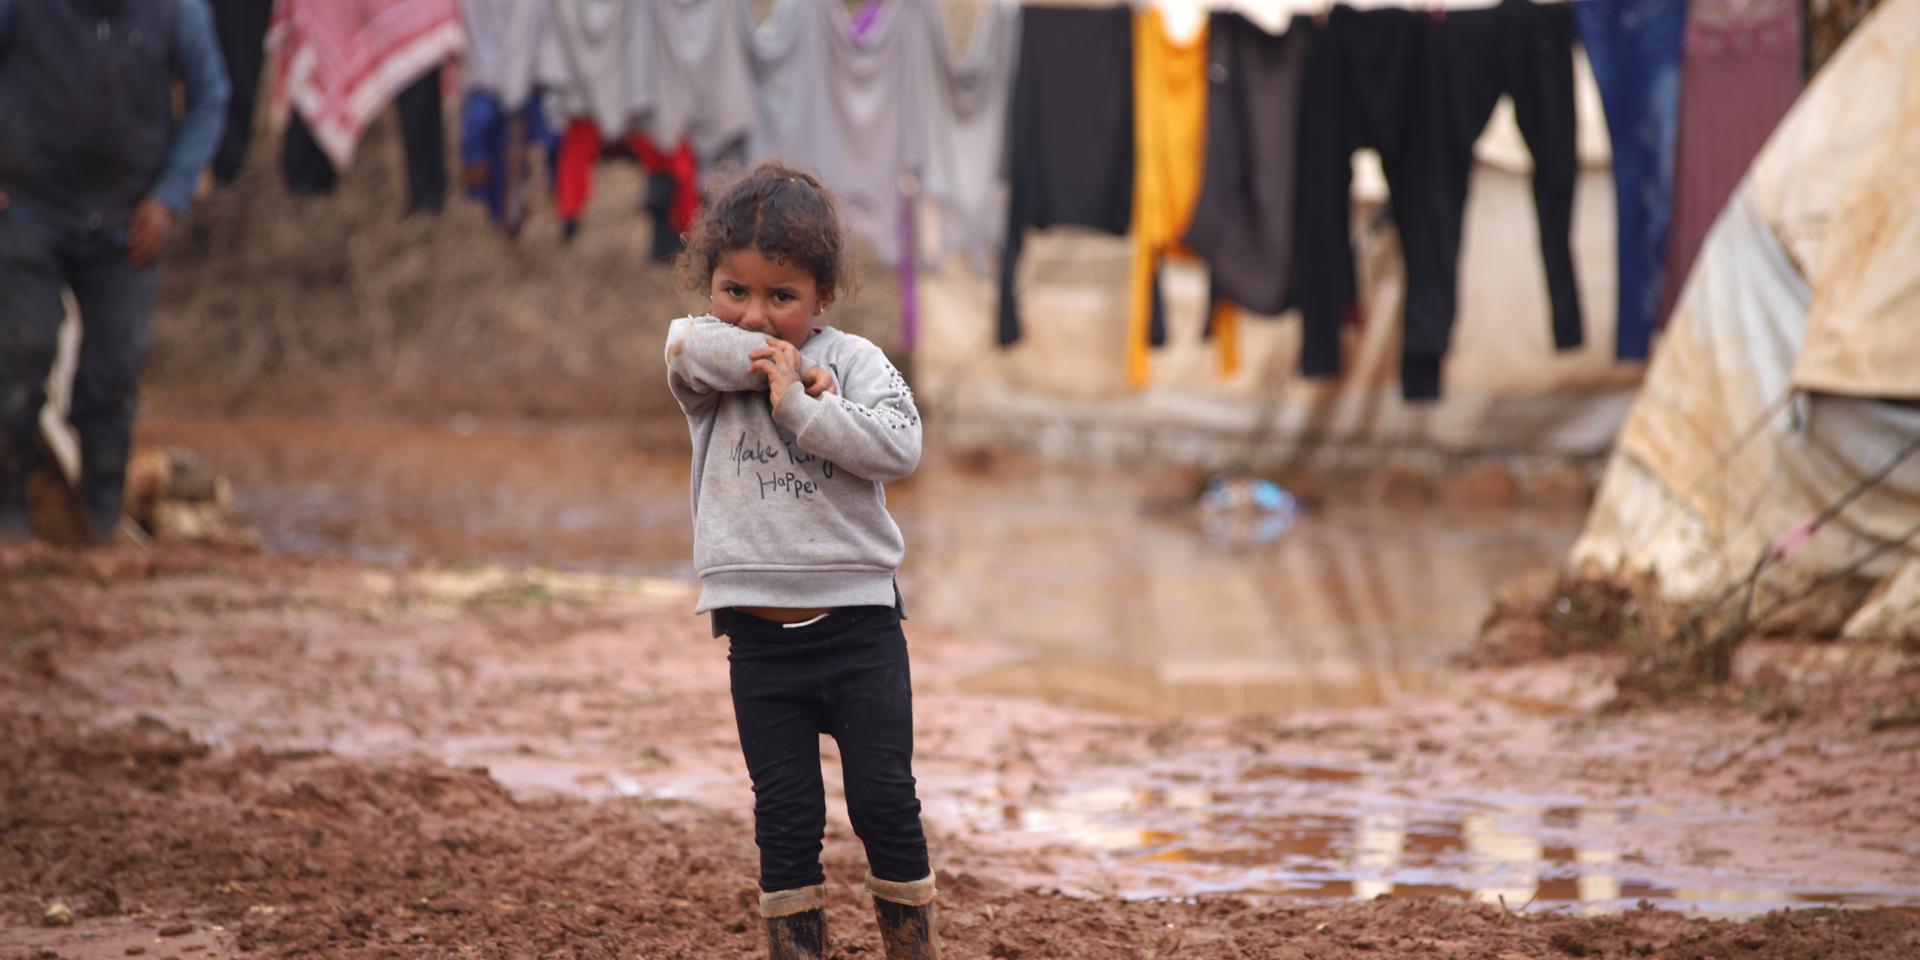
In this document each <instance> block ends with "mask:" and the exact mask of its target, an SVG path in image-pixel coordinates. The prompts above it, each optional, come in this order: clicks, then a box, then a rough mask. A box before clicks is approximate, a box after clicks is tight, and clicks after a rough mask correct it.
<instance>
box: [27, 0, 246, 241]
mask: <svg viewBox="0 0 1920 960" xmlns="http://www.w3.org/2000/svg"><path fill="white" fill-rule="evenodd" d="M6 2H7V0H0V3H6ZM4 12H5V11H4V9H0V15H3V14H4ZM0 31H4V28H0ZM4 40H5V35H4V32H0V43H4ZM173 47H174V58H175V59H174V69H175V70H177V71H179V73H180V80H181V82H182V83H184V84H186V87H187V114H186V116H184V117H182V118H181V119H180V125H179V126H178V127H176V128H175V129H174V131H173V143H172V144H171V145H170V146H169V147H168V148H167V165H166V166H165V167H164V168H162V169H161V171H160V180H159V182H157V183H155V184H154V185H153V196H154V197H155V199H158V200H159V201H160V202H161V203H164V204H166V205H167V207H168V208H169V209H171V210H172V211H173V212H174V215H176V216H178V215H180V214H183V213H186V212H187V207H188V206H189V205H190V204H192V203H193V183H194V181H195V180H197V179H199V177H200V171H201V170H204V169H206V166H207V164H208V163H210V162H212V160H213V152H214V151H215V150H216V149H219V147H220V133H221V131H222V130H223V129H224V128H225V126H226V122H227V98H228V97H229V96H231V95H232V92H233V87H232V85H231V84H230V83H228V81H227V64H226V62H225V61H224V60H222V59H221V56H220V46H219V43H218V41H217V40H216V39H215V38H214V33H213V13H212V12H211V11H210V10H209V9H208V7H207V0H180V13H179V16H178V17H177V18H176V20H175V21H174V32H173Z"/></svg>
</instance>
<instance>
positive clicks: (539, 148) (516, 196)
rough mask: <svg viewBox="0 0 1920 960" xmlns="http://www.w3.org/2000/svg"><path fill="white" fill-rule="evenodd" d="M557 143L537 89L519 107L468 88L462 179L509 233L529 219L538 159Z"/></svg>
mask: <svg viewBox="0 0 1920 960" xmlns="http://www.w3.org/2000/svg"><path fill="white" fill-rule="evenodd" d="M557 143H558V137H557V136H556V135H555V134H554V133H553V131H552V130H551V129H550V128H548V127H547V120H546V112H545V110H544V109H543V108H542V104H541V97H540V95H539V93H538V92H537V91H536V92H535V93H534V94H533V95H532V96H529V97H528V98H527V99H526V100H525V102H523V103H521V105H520V106H519V108H518V109H515V110H508V109H506V108H505V107H503V106H502V105H501V103H500V100H499V99H498V98H496V97H495V96H494V94H492V93H490V92H488V91H486V90H481V89H474V90H472V91H470V92H468V94H467V98H466V101H465V103H464V104H463V105H462V107H461V111H460V169H461V179H462V181H463V182H464V184H465V185H466V191H467V196H468V197H470V198H472V199H473V200H476V201H479V202H480V203H482V204H485V205H486V208H487V215H488V217H489V218H491V219H492V220H493V222H494V223H495V224H496V225H498V226H500V227H501V228H502V229H504V230H505V231H506V232H507V235H508V236H518V235H519V233H520V227H521V225H522V224H524V223H525V222H526V216H527V182H528V178H529V177H531V175H532V173H533V165H534V159H535V158H536V157H537V156H539V155H540V154H541V153H542V152H543V151H546V150H551V149H553V148H554V147H555V146H556V145H557Z"/></svg>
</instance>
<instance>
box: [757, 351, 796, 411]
mask: <svg viewBox="0 0 1920 960" xmlns="http://www.w3.org/2000/svg"><path fill="white" fill-rule="evenodd" d="M748 356H749V357H750V358H752V360H753V366H752V367H750V368H749V369H751V370H752V371H753V372H755V373H758V374H762V375H764V376H765V377H766V378H767V395H768V399H769V400H770V401H771V402H772V403H773V406H774V408H775V409H778V408H779V406H780V395H781V394H783V393H786V392H787V388H788V387H790V386H792V385H793V384H796V383H800V382H801V380H802V377H803V376H804V374H803V372H802V370H801V365H802V364H803V363H805V361H803V360H802V359H801V358H800V351H799V349H797V348H796V347H794V345H793V344H791V343H788V342H786V341H785V340H780V339H776V338H774V337H768V338H767V345H766V346H764V347H762V348H760V349H758V350H755V351H754V352H753V353H751V354H748Z"/></svg>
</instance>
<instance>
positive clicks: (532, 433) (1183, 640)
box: [141, 418, 1582, 715]
mask: <svg viewBox="0 0 1920 960" xmlns="http://www.w3.org/2000/svg"><path fill="white" fill-rule="evenodd" d="M141 431H142V436H141V440H142V442H143V443H150V444H166V443H178V444H182V445H185V446H189V447H192V448H193V449H194V450H196V451H197V452H199V453H200V454H201V455H202V456H204V457H205V458H206V459H207V460H208V462H210V463H212V464H213V465H215V467H216V468H217V469H219V470H220V471H222V472H224V473H226V474H228V475H229V476H230V477H231V478H232V480H233V485H234V491H235V501H236V506H237V510H238V512H239V513H240V515H241V516H240V520H241V521H242V522H243V523H245V524H247V525H248V526H250V527H253V528H254V529H255V530H257V531H258V532H259V533H260V535H261V539H262V541H263V543H264V544H265V545H266V546H267V548H268V549H271V550H301V551H317V552H330V553H345V554H348V555H351V556H355V557H357V558H359V559H362V560H367V561H373V562H389V563H391V562H408V561H433V562H440V563H503V564H508V565H529V564H540V565H548V566H556V567H562V568H571V569H584V570H596V571H606V572H616V573H631V574H645V575H656V576H675V577H689V578H690V577H691V575H692V570H691V566H690V558H691V555H692V531H691V521H690V520H689V516H688V510H687V501H686V496H687V494H686V483H687V481H686V461H685V459H684V455H682V454H679V453H677V452H675V453H672V454H668V453H665V452H656V453H649V452H647V451H644V450H641V449H639V448H638V446H637V445H636V444H635V443H634V442H633V440H632V439H631V437H629V436H628V435H626V434H623V433H622V432H620V431H618V430H615V429H612V428H608V427H604V426H602V427H594V426H562V425H544V424H535V425H509V426H493V425H486V426H473V425H469V426H466V427H463V428H462V429H459V430H455V429H449V428H444V427H433V426H408V425H400V424H378V423H351V424H327V423H308V422H274V421H238V422H232V421H168V420H165V419H161V418H150V419H148V420H144V421H142V425H141ZM1193 493H1194V489H1193V486H1192V484H1191V482H1190V480H1189V479H1188V478H1186V477H1185V476H1183V475H1181V474H1178V473H1176V472H1174V471H1169V470H1165V469H1161V468H1145V467H1137V468H1114V469H1104V470H1103V469H1094V468H1083V467H1069V466H1058V465H1048V466H1046V467H1045V468H1044V469H1041V468H1036V466H1035V465H1034V464H1032V463H1026V462H1010V463H1007V464H1005V465H1003V466H1000V467H996V468H991V469H986V470H979V469H969V468H968V467H966V466H964V465H961V464H956V463H954V462H952V461H950V460H943V459H942V458H941V457H940V456H939V455H938V454H937V453H933V454H929V456H928V458H927V460H926V462H924V463H923V464H922V467H921V469H920V471H919V472H918V473H917V474H916V475H915V476H914V477H913V478H912V479H911V480H910V481H908V482H905V483H901V484H897V485H894V486H893V487H892V488H891V489H890V490H889V491H888V499H889V507H890V509H891V510H892V511H893V513H894V516H895V518H896V519H897V520H898V521H899V523H900V525H901V527H902V528H903V529H904V531H905V533H906V537H907V544H908V556H907V562H906V565H905V567H903V569H902V571H901V586H902V589H903V591H904V594H905V597H906V602H907V607H908V609H909V610H910V611H911V612H912V613H913V615H914V617H915V618H917V619H919V620H920V622H922V623H927V624H929V625H934V626H939V627H943V628H947V629H950V630H954V631H958V632H962V633H965V634H967V635H970V636H976V637H984V638H990V639H997V640H1003V641H1007V642H1009V643H1010V644H1012V645H1014V646H1015V647H1016V648H1017V649H1019V650H1021V651H1023V652H1024V654H1025V655H1026V659H1025V660H1024V661H1023V662H1021V663H1017V664H1013V665H1008V666H1003V667H1001V668H998V669H995V670H992V671H990V672H987V673H985V674H982V675H980V676H978V677H975V678H972V679H971V680H970V681H969V684H968V687H969V689H972V690H975V691H978V692H985V693H1002V694H1014V695H1023V696H1033V697H1044V698H1048V699H1054V700H1066V701H1072V702H1078V703H1084V704H1088V705H1092V706H1099V707H1104V708H1108V709H1118V710H1127V711H1135V712H1146V713H1151V714H1156V715H1171V714H1178V713H1186V712H1200V711H1222V710H1225V711H1247V710H1253V711H1270V710H1276V709H1290V708H1298V707H1313V706H1319V707H1327V706H1343V705H1362V704H1378V703H1382V702H1384V701H1385V700H1387V699H1388V698H1390V697H1391V696H1393V695H1394V694H1396V693H1398V692H1402V691H1409V690H1413V691H1420V690H1426V689H1430V688H1432V687H1433V686H1434V685H1435V684H1436V683H1437V682H1439V675H1438V673H1437V668H1438V667H1439V665H1440V664H1442V663H1443V662H1444V661H1445V659H1446V657H1448V656H1449V655H1450V654H1452V653H1455V652H1457V651H1459V650H1460V649H1461V648H1462V647H1463V646H1464V645H1465V644H1466V643H1468V642H1469V641H1470V640H1471V639H1472V637H1473V633H1474V630H1475V627H1476V626H1477V624H1478V622H1479V618H1480V617H1481V615H1482V614H1483V613H1484V612H1485V611H1486V609H1487V604H1488V601H1489V599H1490V598H1491V597H1492V596H1493V593H1494V591H1495V590H1496V589H1497V588H1498V587H1499V586H1500V585H1501V584H1503V583H1505V582H1506V581H1508V580H1511V579H1512V578H1514V577H1515V576H1518V575H1520V574H1522V573H1525V572H1528V571H1531V570H1535V569H1538V568H1540V567H1541V566H1543V565H1546V564H1552V563H1556V562H1558V558H1559V557H1560V556H1561V555H1562V554H1563V553H1564V552H1565V550H1566V548H1567V546H1568V545H1569V544H1571V543H1572V541H1573V538H1574V536H1575V535H1576V534H1577V532H1578V528H1579V524H1580V522H1581V519H1582V516H1581V512H1580V511H1578V510H1570V509H1565V508H1562V509H1557V510H1537V509H1519V508H1503V509H1499V510H1478V511H1476V510H1462V509H1459V508H1457V507H1443V506H1427V507H1404V506H1398V507H1396V506H1390V505H1381V504H1343V502H1342V501H1339V500H1336V501H1335V502H1334V503H1333V504H1332V505H1331V506H1329V507H1328V508H1327V509H1326V510H1324V511H1322V512H1320V513H1317V514H1313V515H1309V516H1305V517H1301V518H1299V519H1298V520H1297V522H1295V520H1294V515H1293V514H1292V513H1291V511H1290V509H1289V511H1288V512H1286V513H1285V514H1284V515H1285V516H1287V517H1288V520H1289V523H1291V524H1292V527H1291V529H1289V530H1288V531H1287V532H1286V533H1285V535H1284V536H1281V537H1279V538H1278V539H1277V540H1274V541H1273V542H1262V541H1260V540H1259V539H1258V538H1255V539H1254V540H1252V541H1247V542H1241V541H1231V542H1226V543H1223V542H1220V541H1219V540H1217V539H1215V538H1210V537H1208V536H1207V535H1206V533H1205V530H1204V529H1203V524H1202V519H1203V512H1202V511H1199V510H1195V509H1192V508H1191V505H1192V495H1193ZM1250 496H1251V495H1250ZM1235 543H1239V545H1235Z"/></svg>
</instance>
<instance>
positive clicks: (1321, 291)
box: [1294, 0, 1582, 400]
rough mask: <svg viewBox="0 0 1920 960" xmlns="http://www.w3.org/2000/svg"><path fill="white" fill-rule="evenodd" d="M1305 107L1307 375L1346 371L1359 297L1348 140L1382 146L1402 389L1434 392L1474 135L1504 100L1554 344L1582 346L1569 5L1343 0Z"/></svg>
mask: <svg viewBox="0 0 1920 960" xmlns="http://www.w3.org/2000/svg"><path fill="white" fill-rule="evenodd" d="M1304 86H1305V90H1304V91H1303V94H1302V107H1301V134H1300V143H1301V148H1300V149H1301V157H1300V194H1299V199H1298V207H1297V216H1298V217H1299V230H1298V236H1297V247H1296V254H1295V266H1296V272H1295V276H1294V286H1295V296H1296V299H1297V301H1298V302H1299V305H1300V307H1301V310H1302V312H1303V315H1304V321H1305V325H1306V327H1305V346H1304V348H1303V352H1302V357H1301V367H1302V372H1303V373H1305V374H1306V375H1307V376H1310V377H1311V376H1337V375H1338V374H1339V373H1340V369H1341V358H1340V326H1341V323H1342V321H1343V319H1344V317H1345V315H1346V312H1347V310H1348V308H1349V307H1350V306H1351V305H1352V303H1353V291H1354V289H1355V286H1356V284H1355V282H1354V280H1355V273H1354V267H1353V251H1352V246H1351V244H1350V241H1349V239H1348V236H1347V224H1348V217H1349V211H1350V200H1349V196H1350V189H1351V181H1352V174H1351V166H1350V158H1351V155H1352V153H1353V151H1354V150H1355V149H1358V148H1360V147H1372V148H1374V149H1375V150H1377V151H1379V153H1380V160H1381V166H1382V168H1383V170H1384V172H1385V173H1386V178H1387V188H1388V191H1389V198H1388V209H1389V210H1390V211H1391V212H1392V214H1393V219H1394V223H1395V225H1396V227H1397V228H1398V230H1399V233H1400V244H1401V250H1402V254H1403V256H1404V258H1405V261H1406V284H1407V285H1406V290H1407V292H1406V308H1405V321H1404V322H1405V341H1404V343H1403V346H1402V352H1401V370H1400V373H1401V392H1402V395H1403V396H1405V397H1406V398H1407V399H1409V400H1431V399H1436V398H1438V397H1439V396H1440V370H1441V363H1442V360H1443V359H1444V358H1445V356H1446V352H1447V349H1448V347H1449V345H1450V343H1451V340H1452V336H1453V321H1454V316H1455V312H1456V301H1457V299H1458V291H1459V283H1458V268H1459V258H1460V241H1461V230H1462V227H1463V224H1464V222H1465V217H1466V200H1467V187H1468V183H1469V181H1470V179H1471V176H1472V173H1473V144H1474V142H1475V141H1476V140H1477V139H1479V136H1480V132H1481V131H1482V130H1483V129H1485V127H1486V124H1487V120H1488V118H1489V117H1491V116H1492V114H1493V108H1494V105H1495V104H1496V103H1497V102H1498V101H1499V99H1500V97H1501V95H1502V94H1506V95H1509V96H1511V97H1512V98H1513V102H1514V108H1515V113H1516V116H1517V119H1518V121H1519V126H1520V132H1521V134H1522V135H1523V136H1524V137H1525V138H1526V141H1527V147H1528V149H1529V150H1531V151H1532V153H1533V160H1534V174H1533V180H1534V184H1533V185H1534V205H1535V210H1536V213H1537V216H1538V218H1539V222H1540V248H1541V255H1542V259H1543V260H1544V264H1545V268H1546V277H1547V290H1548V297H1549V300H1550V302H1551V303H1552V306H1553V319H1552V333H1553V342H1554V346H1555V347H1556V348H1557V349H1562V350H1566V349H1572V348H1574V347H1577V346H1579V345H1580V343H1581V338H1582V334H1581V318H1580V303H1579V295H1578V288H1577V285H1576V281H1575V277H1574V271H1573V254H1572V250H1571V246H1570V233H1571V225H1572V220H1573V185H1574V181H1575V179H1576V177H1577V176H1578V174H1579V170H1578V161H1577V157H1576V155H1575V152H1574V112H1573V111H1574V108H1573V19H1572V13H1571V11H1569V10H1567V9H1565V8H1564V6H1560V5H1540V4H1534V3H1531V2H1529V0H1504V2H1502V3H1501V5H1500V6H1498V7H1495V8H1492V9H1488V10H1463V11H1452V12H1449V13H1447V14H1446V15H1445V16H1434V15H1432V14H1429V13H1426V12H1415V11H1410V10H1368V11H1355V10H1352V9H1350V8H1347V7H1336V8H1334V10H1333V12H1332V13H1331V14H1330V15H1329V16H1328V18H1327V23H1326V25H1325V27H1324V28H1322V29H1321V31H1320V33H1319V35H1318V36H1317V37H1316V38H1315V39H1314V42H1313V44H1312V47H1311V49H1310V52H1309V54H1308V62H1307V76H1306V79H1305V81H1304Z"/></svg>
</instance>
